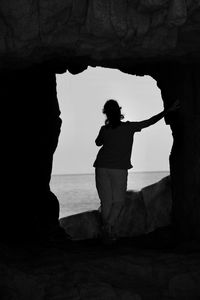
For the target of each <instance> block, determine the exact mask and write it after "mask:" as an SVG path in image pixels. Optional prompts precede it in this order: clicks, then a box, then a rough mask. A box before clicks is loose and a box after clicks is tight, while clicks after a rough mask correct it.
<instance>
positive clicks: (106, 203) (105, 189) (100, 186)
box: [95, 168, 112, 226]
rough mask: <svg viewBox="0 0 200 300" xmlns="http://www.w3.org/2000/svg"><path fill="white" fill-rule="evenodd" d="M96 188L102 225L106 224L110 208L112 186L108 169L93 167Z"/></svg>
mask: <svg viewBox="0 0 200 300" xmlns="http://www.w3.org/2000/svg"><path fill="white" fill-rule="evenodd" d="M95 181H96V188H97V192H98V195H99V199H100V202H101V216H102V222H103V225H104V226H107V223H108V218H109V216H110V213H111V208H112V186H111V181H110V176H109V172H108V169H106V168H96V169H95Z"/></svg>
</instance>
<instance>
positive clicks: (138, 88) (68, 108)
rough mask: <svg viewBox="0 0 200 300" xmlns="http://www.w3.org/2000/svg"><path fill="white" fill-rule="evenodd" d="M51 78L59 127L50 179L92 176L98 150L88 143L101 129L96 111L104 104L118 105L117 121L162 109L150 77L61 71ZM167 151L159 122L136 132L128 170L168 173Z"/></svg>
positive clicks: (167, 138) (168, 138) (167, 137)
mask: <svg viewBox="0 0 200 300" xmlns="http://www.w3.org/2000/svg"><path fill="white" fill-rule="evenodd" d="M56 77H57V96H58V101H59V106H60V110H61V118H62V127H61V134H60V137H59V144H58V147H57V149H56V152H55V154H54V160H53V170H52V174H79V173H94V168H93V166H92V165H93V162H94V160H95V158H96V155H97V152H98V150H99V148H98V147H97V146H96V145H95V142H94V141H95V138H96V136H97V135H98V132H99V129H100V127H101V126H102V125H103V124H104V121H105V116H104V115H103V114H102V108H103V105H104V103H105V102H106V101H107V100H108V99H115V100H117V101H118V103H119V104H120V106H122V113H123V114H124V115H125V119H124V120H123V121H127V120H129V121H141V120H144V119H148V118H150V117H151V116H153V115H154V114H157V113H159V112H160V111H162V110H163V102H162V99H161V95H160V90H159V89H158V87H157V86H156V81H155V80H154V79H153V78H151V77H150V76H143V77H140V76H133V75H128V74H125V73H122V72H120V71H119V70H114V69H106V68H100V67H98V68H91V67H89V68H88V69H87V70H85V71H84V72H82V73H80V74H77V75H72V74H70V73H69V72H66V73H64V74H58V75H57V76H56ZM171 146H172V135H171V130H170V127H169V126H168V125H166V124H165V122H164V120H161V121H159V122H158V123H156V124H154V125H153V126H151V127H149V128H146V129H144V130H142V131H141V132H140V133H136V134H135V135H134V144H133V151H132V158H131V161H132V165H133V169H132V171H137V172H144V171H168V170H169V162H168V157H169V153H170V150H171Z"/></svg>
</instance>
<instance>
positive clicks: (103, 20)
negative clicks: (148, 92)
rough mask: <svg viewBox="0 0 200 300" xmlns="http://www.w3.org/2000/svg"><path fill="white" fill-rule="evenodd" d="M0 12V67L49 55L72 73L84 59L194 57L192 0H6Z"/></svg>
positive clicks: (198, 24) (198, 43)
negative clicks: (39, 0) (18, 1)
mask: <svg viewBox="0 0 200 300" xmlns="http://www.w3.org/2000/svg"><path fill="white" fill-rule="evenodd" d="M0 10H1V17H0V21H1V38H0V55H1V57H2V58H3V60H1V65H2V66H3V67H5V68H7V67H8V65H9V66H10V67H11V68H12V67H13V62H14V64H15V66H16V65H18V66H19V67H20V66H21V65H22V64H23V65H28V64H29V65H30V64H32V63H40V62H44V61H48V60H51V59H53V60H54V61H55V62H57V63H58V62H60V63H61V65H63V63H64V65H65V67H67V68H69V69H70V70H71V71H72V72H75V73H77V72H80V71H81V70H83V68H86V67H87V65H88V64H90V62H91V63H93V64H95V65H99V64H100V65H101V64H103V65H105V66H107V67H108V64H110V62H111V61H113V60H115V61H117V60H122V59H123V61H121V63H123V65H124V66H126V65H127V63H128V65H130V64H132V62H133V61H134V62H138V61H140V62H144V61H151V62H152V61H155V60H156V61H158V60H159V61H160V60H166V59H168V60H173V61H177V60H181V61H182V60H185V61H191V60H194V59H195V60H196V59H197V58H199V50H200V36H199V29H200V18H199V16H200V7H199V2H198V1H186V0H163V1H161V0H154V1H150V0H143V1H121V0H117V1H116V0H110V1H100V0H93V1H85V0H84V1H83V0H77V1H65V0H54V1H51V2H50V1H41V2H39V3H38V1H36V0H34V1H31V2H30V1H29V2H27V1H25V0H22V1H20V3H16V2H15V1H14V0H12V1H9V2H8V1H1V4H0ZM97 45H98V46H97ZM86 61H87V62H86ZM115 67H116V66H115Z"/></svg>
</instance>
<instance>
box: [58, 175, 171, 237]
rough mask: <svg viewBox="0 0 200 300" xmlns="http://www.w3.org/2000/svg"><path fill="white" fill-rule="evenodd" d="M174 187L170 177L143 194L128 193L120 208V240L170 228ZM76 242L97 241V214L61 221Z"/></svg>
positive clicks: (87, 213)
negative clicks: (161, 228) (93, 239)
mask: <svg viewBox="0 0 200 300" xmlns="http://www.w3.org/2000/svg"><path fill="white" fill-rule="evenodd" d="M170 211H171V186H170V177H169V176H167V177H165V178H163V179H161V180H160V181H159V182H157V183H155V184H152V185H150V186H147V187H145V188H143V189H142V190H141V191H138V192H136V191H128V192H127V194H126V200H125V203H124V205H122V206H121V207H120V208H119V211H118V219H117V225H116V228H115V231H116V233H117V236H118V237H133V236H138V235H141V234H145V233H148V232H151V231H154V230H155V229H156V228H159V227H162V226H167V225H169V224H170ZM60 224H61V226H62V227H63V228H64V229H65V231H66V233H67V234H69V235H70V236H71V238H72V239H74V240H81V239H91V238H96V237H98V236H99V235H100V232H101V218H100V213H99V212H98V211H88V212H83V213H80V214H76V215H72V216H69V217H65V218H62V219H60Z"/></svg>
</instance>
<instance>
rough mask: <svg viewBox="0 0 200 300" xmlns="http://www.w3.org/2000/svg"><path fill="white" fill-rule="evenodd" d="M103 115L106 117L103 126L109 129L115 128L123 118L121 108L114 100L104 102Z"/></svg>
mask: <svg viewBox="0 0 200 300" xmlns="http://www.w3.org/2000/svg"><path fill="white" fill-rule="evenodd" d="M103 113H104V114H105V115H106V120H105V124H106V125H110V126H111V127H117V126H118V125H119V124H120V121H121V120H122V119H123V118H124V116H123V115H122V114H121V107H120V106H119V104H118V102H117V101H116V100H113V99H110V100H108V101H106V103H105V104H104V107H103Z"/></svg>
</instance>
